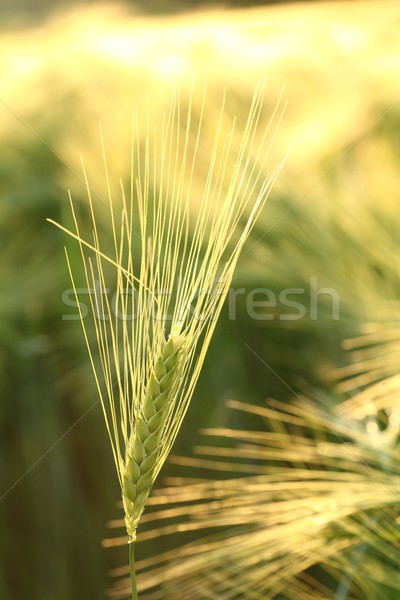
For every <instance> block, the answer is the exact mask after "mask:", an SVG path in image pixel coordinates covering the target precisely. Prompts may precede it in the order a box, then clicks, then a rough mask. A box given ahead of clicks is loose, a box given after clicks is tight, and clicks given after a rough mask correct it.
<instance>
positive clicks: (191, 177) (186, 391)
mask: <svg viewBox="0 0 400 600" xmlns="http://www.w3.org/2000/svg"><path fill="white" fill-rule="evenodd" d="M202 98H203V99H202V102H201V106H200V108H199V111H198V112H196V114H194V112H195V111H194V109H193V89H192V94H191V96H190V100H189V107H188V109H187V112H186V113H185V112H184V111H183V109H182V106H181V102H180V96H179V90H176V91H175V92H174V94H173V97H172V102H171V106H170V109H169V112H168V113H167V114H166V115H164V118H163V122H162V124H161V125H159V126H158V128H157V127H156V126H155V127H154V130H153V129H152V127H150V122H151V118H150V115H147V118H144V119H143V120H140V119H138V118H136V120H135V123H134V128H133V132H132V141H133V142H132V156H131V185H130V189H129V191H125V189H124V187H123V185H122V184H121V187H122V189H121V201H120V202H116V201H115V200H114V199H113V194H112V193H111V189H112V185H111V182H110V180H109V177H108V173H107V163H106V159H105V151H104V144H103V153H104V163H105V171H106V182H107V188H108V190H109V201H108V203H106V208H107V212H106V216H105V215H104V203H102V202H101V201H99V199H98V198H96V199H95V198H93V197H92V194H91V189H90V185H89V182H88V180H87V177H86V172H85V170H84V174H85V179H86V185H87V192H88V202H89V211H90V219H91V229H92V237H90V236H89V238H87V237H86V235H84V234H82V233H81V229H82V227H81V225H80V223H79V221H78V218H77V215H76V211H75V208H74V204H73V203H72V200H71V207H72V215H73V219H74V226H75V229H74V230H72V231H71V230H68V229H66V228H64V227H63V226H62V225H59V224H57V223H54V222H53V221H52V222H53V223H54V224H55V225H57V226H58V227H59V228H60V229H62V230H63V231H65V232H66V233H68V234H69V236H71V237H72V238H74V239H75V240H77V241H78V244H79V248H80V252H81V257H82V264H83V270H84V276H85V278H86V282H87V288H88V290H90V293H89V294H88V295H85V296H84V297H83V298H80V297H79V293H78V290H77V288H76V285H75V280H74V274H73V269H72V267H71V264H70V261H69V260H68V253H67V260H68V266H69V270H70V275H71V279H72V283H73V286H74V289H75V293H76V296H77V305H78V310H79V311H80V317H81V322H82V327H83V333H84V336H85V340H86V344H87V347H88V351H89V357H90V361H91V365H92V368H93V372H94V376H95V382H96V385H97V389H98V393H99V397H100V400H101V405H102V409H103V413H104V417H105V423H106V427H107V430H108V433H109V437H110V441H111V447H112V451H113V456H114V460H115V465H116V469H117V474H118V478H119V483H120V486H121V492H122V499H123V504H124V509H125V519H126V527H127V533H128V537H129V539H130V541H131V542H133V541H134V540H135V531H136V527H137V525H138V522H139V519H140V515H141V513H142V512H143V509H144V506H145V503H146V499H147V497H148V495H149V493H150V490H151V488H152V485H153V483H154V480H155V478H156V476H157V474H158V472H159V471H160V469H161V467H162V465H163V463H164V461H165V459H166V457H167V455H168V453H169V451H170V449H171V446H172V444H173V442H174V440H175V438H176V435H177V433H178V431H179V428H180V426H181V423H182V420H183V418H184V415H185V413H186V410H187V408H188V404H189V402H190V399H191V397H192V394H193V391H194V387H195V385H196V381H197V379H198V376H199V373H200V369H201V367H202V364H203V361H204V358H205V354H206V351H207V348H208V345H209V343H210V341H211V336H212V334H213V331H214V328H215V326H216V323H217V319H218V315H219V314H220V312H221V309H222V306H223V303H224V300H225V298H226V296H227V293H228V291H229V287H230V284H231V280H232V276H233V272H234V269H235V266H236V263H237V260H238V258H239V255H240V252H241V250H242V247H243V244H244V242H245V240H246V238H247V237H248V235H249V233H250V232H251V229H252V227H253V226H254V224H255V222H256V219H257V217H258V216H259V214H260V212H261V210H262V208H263V206H264V203H265V201H266V199H267V197H268V194H269V191H270V189H271V186H272V184H273V182H274V180H275V178H276V176H277V174H278V172H279V170H280V168H281V164H278V165H277V167H275V168H274V169H272V170H271V169H267V165H266V161H267V157H268V150H269V147H270V145H271V138H272V139H273V137H274V135H275V132H276V128H277V127H278V125H279V121H280V118H281V114H282V110H281V108H280V105H279V103H278V105H277V107H276V109H275V111H274V112H273V114H272V117H270V120H269V121H265V126H263V128H262V129H261V128H260V129H258V125H259V121H260V117H261V114H262V109H263V98H264V83H263V84H260V85H259V86H258V87H257V88H256V91H255V94H254V97H253V100H252V103H251V106H250V110H249V114H248V118H247V121H246V122H245V124H244V126H243V129H241V130H240V131H236V130H235V127H237V123H236V120H235V119H233V118H232V119H231V120H230V119H229V118H228V116H227V114H226V111H225V110H224V105H223V106H222V109H221V111H220V113H219V115H218V116H217V118H216V123H215V133H214V140H213V142H212V143H211V145H210V132H209V130H208V129H207V131H204V129H205V127H204V123H203V121H204V120H205V115H206V114H207V108H206V104H205V95H204V94H203V96H202ZM143 123H144V125H145V130H144V132H143V131H142V124H143ZM152 131H154V134H152ZM256 136H257V140H258V141H257V143H255V139H256ZM211 139H212V138H211ZM205 148H207V150H206V151H205V150H204V149H205ZM100 218H101V222H102V223H103V225H102V226H100V225H99V223H100ZM105 222H106V223H107V227H108V232H109V238H110V239H109V242H110V241H111V247H112V251H111V252H110V249H109V248H110V244H108V246H107V245H106V244H105V243H104V242H103V238H105V237H106V234H104V228H105V229H106V231H107V227H105V226H104V223H105ZM101 231H102V232H103V233H102V234H101V235H100V232H101ZM110 273H111V274H110ZM107 290H112V291H114V295H113V301H112V300H111V298H110V296H109V294H108V293H107ZM87 299H89V302H90V308H91V310H90V311H89V315H91V316H92V321H91V322H92V324H93V326H94V332H95V339H94V340H93V339H92V334H91V333H90V331H89V328H88V326H87V324H86V322H85V315H84V314H83V312H82V310H81V306H82V304H81V302H82V303H83V302H87Z"/></svg>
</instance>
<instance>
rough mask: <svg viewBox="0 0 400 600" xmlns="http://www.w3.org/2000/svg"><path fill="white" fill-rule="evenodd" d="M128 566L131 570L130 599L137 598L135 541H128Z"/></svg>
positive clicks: (136, 599) (135, 599)
mask: <svg viewBox="0 0 400 600" xmlns="http://www.w3.org/2000/svg"><path fill="white" fill-rule="evenodd" d="M129 567H130V571H131V584H132V600H138V593H137V588H136V572H135V542H130V543H129Z"/></svg>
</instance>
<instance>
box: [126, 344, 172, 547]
mask: <svg viewBox="0 0 400 600" xmlns="http://www.w3.org/2000/svg"><path fill="white" fill-rule="evenodd" d="M182 344H183V336H171V337H170V338H169V340H168V341H167V342H166V343H165V344H164V346H163V347H162V349H161V351H160V354H159V355H158V357H157V359H156V361H155V365H154V368H153V370H152V372H151V374H150V377H149V381H148V383H147V386H146V392H145V398H144V402H143V403H142V406H141V410H140V413H139V416H138V418H137V421H136V426H135V428H134V430H133V432H132V435H131V438H130V440H129V445H128V451H127V458H126V464H125V475H124V478H123V488H122V498H123V502H124V509H125V521H126V527H127V532H128V535H129V538H130V540H131V541H134V540H135V537H136V528H137V526H138V523H139V519H140V516H141V514H142V512H143V510H144V506H145V503H146V500H147V497H148V495H149V494H150V491H151V488H152V485H153V479H154V471H155V467H156V465H157V457H158V451H159V442H160V438H161V433H162V429H163V424H164V423H165V418H166V414H167V407H168V400H169V398H170V397H171V394H172V393H173V389H174V385H173V384H174V382H175V380H176V378H177V374H178V371H179V369H178V367H179V362H180V360H181V354H182V352H181V350H182Z"/></svg>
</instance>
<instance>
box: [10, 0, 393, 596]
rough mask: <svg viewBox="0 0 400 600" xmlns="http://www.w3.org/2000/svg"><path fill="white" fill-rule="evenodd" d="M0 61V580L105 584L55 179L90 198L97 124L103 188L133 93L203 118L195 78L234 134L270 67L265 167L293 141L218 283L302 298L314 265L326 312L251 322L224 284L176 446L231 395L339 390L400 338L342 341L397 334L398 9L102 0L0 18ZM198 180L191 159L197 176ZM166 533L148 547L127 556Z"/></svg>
mask: <svg viewBox="0 0 400 600" xmlns="http://www.w3.org/2000/svg"><path fill="white" fill-rule="evenodd" d="M0 64H1V94H0V114H1V118H0V157H1V158H0V194H1V197H0V239H1V255H0V389H1V399H2V401H1V405H0V432H1V435H0V444H1V452H0V486H1V487H0V522H1V531H2V535H1V541H0V553H1V562H0V596H1V597H2V598H3V597H4V598H7V599H10V600H14V599H15V600H19V599H20V598H24V599H25V598H26V599H30V598H32V599H33V600H52V599H56V600H64V599H65V600H69V599H71V598H74V599H79V598H82V599H83V598H85V599H86V598H102V597H104V590H105V588H106V587H107V585H108V575H107V571H108V569H109V568H110V567H111V566H113V565H119V564H122V563H123V561H124V553H123V552H121V554H117V552H116V551H106V550H104V549H102V548H101V545H100V542H101V540H102V539H103V538H104V537H106V536H107V535H108V530H107V528H106V521H107V520H108V519H109V518H111V517H117V516H118V515H119V511H118V508H116V506H115V502H116V500H117V499H118V495H119V492H118V486H117V481H116V478H114V476H113V474H114V470H113V465H112V461H111V453H110V451H109V447H108V440H107V436H106V432H105V429H104V426H103V423H102V415H101V414H100V410H99V407H98V406H96V405H95V404H94V403H95V401H96V393H95V387H94V384H93V381H92V376H91V372H90V369H89V364H88V360H87V357H86V351H85V349H84V347H83V339H82V335H81V331H80V326H79V323H77V322H76V321H71V320H65V319H64V320H63V319H62V315H63V314H65V312H66V311H67V314H72V313H73V309H71V307H67V308H66V307H65V305H64V304H63V302H62V293H63V291H64V290H65V289H67V288H69V287H70V283H69V280H68V275H67V269H66V266H65V260H64V251H63V245H64V244H65V243H66V240H65V238H64V237H63V235H62V234H61V233H60V232H58V231H56V230H55V229H53V228H52V227H51V226H50V225H49V224H48V223H46V218H48V217H50V218H54V219H56V220H58V221H62V222H63V223H64V224H66V225H68V224H69V223H70V220H71V217H70V215H69V203H68V196H67V189H71V191H72V194H73V196H74V198H75V199H76V200H77V201H78V202H79V201H80V200H81V199H82V200H84V199H85V194H86V192H85V187H84V183H83V178H82V169H81V163H80V157H81V155H82V156H83V159H84V163H85V167H86V169H87V172H88V176H89V181H90V184H91V186H92V187H93V189H94V190H95V192H96V195H97V196H98V198H100V199H101V198H103V197H106V194H107V188H106V180H105V177H104V168H103V164H102V151H101V143H100V133H99V122H101V125H102V129H103V133H104V143H105V149H106V154H107V162H108V168H109V172H110V175H111V179H112V185H113V188H114V187H115V189H118V185H119V178H120V177H121V178H122V179H124V180H127V179H128V178H129V174H130V145H131V133H130V131H131V122H132V115H133V114H134V113H135V111H136V110H138V114H139V118H145V115H146V110H147V107H148V110H149V113H150V115H151V122H152V123H153V122H154V123H156V122H160V120H161V119H162V115H163V113H164V111H166V110H168V106H169V102H170V97H171V93H172V91H173V89H174V86H175V85H177V84H179V87H180V94H181V103H182V107H183V111H184V108H185V106H187V104H188V98H189V94H190V89H191V86H192V85H194V94H193V106H194V113H195V114H197V115H198V114H199V111H200V107H201V97H202V92H203V88H204V83H205V82H206V87H207V100H206V113H205V115H206V118H205V124H204V127H205V131H210V135H211V132H212V130H213V124H214V123H215V120H216V116H217V114H218V111H219V110H220V107H221V102H222V98H223V94H224V90H226V98H227V99H226V111H227V114H228V116H229V117H233V116H234V115H237V117H238V131H240V124H241V122H242V119H243V118H244V116H245V115H246V114H247V110H248V107H249V104H250V100H251V95H252V92H253V89H254V85H255V84H256V83H257V81H259V80H260V79H262V78H264V77H267V93H266V102H265V124H267V122H268V118H269V116H270V114H271V113H272V111H273V109H274V107H275V105H276V102H277V100H278V99H279V98H281V105H283V104H284V103H285V102H287V107H286V110H285V114H284V116H283V118H282V122H281V124H280V126H279V129H278V131H277V133H276V136H275V139H274V142H273V144H272V147H271V152H270V156H269V159H268V164H267V166H266V169H267V170H268V169H271V168H272V167H273V166H274V165H275V164H276V163H277V162H278V161H279V160H281V159H282V158H283V157H284V156H285V155H286V154H287V153H288V152H289V154H288V158H287V161H286V164H285V166H284V169H283V171H282V173H281V175H280V177H279V180H278V182H277V184H276V186H275V189H274V191H273V193H272V195H271V197H270V200H269V201H268V204H267V207H266V210H265V211H264V213H263V215H262V218H261V220H260V222H259V224H258V225H257V227H256V228H255V230H254V232H253V234H252V238H251V240H250V241H249V243H248V245H247V249H246V250H245V253H244V256H243V257H242V260H241V261H240V265H239V268H238V272H237V277H236V281H235V286H236V287H238V288H239V287H244V288H246V290H251V289H254V288H261V287H266V288H268V289H271V290H274V291H275V292H276V295H277V296H278V295H279V292H280V291H281V290H282V289H286V288H304V289H305V296H304V298H305V300H304V302H305V304H306V306H307V307H308V304H307V303H308V302H309V297H308V295H307V294H309V290H310V278H312V277H315V278H316V279H317V281H318V287H319V288H327V287H328V288H332V289H334V290H336V291H337V293H338V295H339V298H340V319H339V320H334V319H333V318H332V307H331V304H330V302H329V299H327V298H324V297H321V298H320V305H319V311H318V319H316V320H313V319H311V318H310V315H309V311H308V310H307V312H306V315H305V317H304V318H303V319H301V320H282V319H280V318H279V316H280V313H279V308H280V307H279V306H278V307H277V308H276V311H275V312H274V313H273V317H274V318H273V319H270V320H260V321H254V320H251V319H249V317H248V315H247V313H246V305H245V299H242V300H239V301H238V304H237V319H236V320H235V321H233V320H230V319H229V318H228V313H227V311H226V312H225V314H224V315H223V317H222V321H221V323H220V326H219V327H218V329H217V332H216V335H215V339H214V342H213V344H212V347H211V349H210V354H209V357H208V359H207V361H206V364H205V367H204V372H203V375H202V376H201V378H200V382H199V386H198V389H197V392H196V394H195V397H194V399H193V404H192V406H191V409H190V411H189V414H188V418H187V421H186V423H185V426H184V428H183V430H182V433H181V435H180V437H179V439H178V442H177V447H176V452H177V453H180V454H185V455H188V454H190V452H191V447H192V444H193V441H195V440H196V436H197V431H198V429H199V428H200V427H204V426H216V425H228V424H231V425H234V424H237V425H240V426H241V425H242V421H241V420H240V419H241V418H242V417H241V416H240V415H239V416H238V415H236V414H233V413H232V411H230V410H229V409H228V408H227V407H226V405H225V401H226V399H228V398H234V399H236V400H239V401H246V402H250V403H256V404H261V403H263V401H264V399H265V398H266V397H271V396H272V397H274V398H277V399H278V400H282V401H289V399H290V398H291V397H292V391H293V390H294V391H299V390H301V391H303V390H304V389H308V390H312V391H313V393H314V392H316V391H319V390H324V393H325V392H326V393H328V394H330V395H331V397H332V398H334V399H338V401H339V400H342V399H343V397H342V396H341V394H344V395H345V396H346V394H348V393H349V391H351V390H352V389H354V387H357V389H358V390H362V389H363V386H365V385H366V384H367V383H368V382H370V381H376V380H378V381H379V380H380V379H382V378H383V377H384V376H389V375H394V374H396V373H397V370H398V359H397V354H396V348H397V349H398V345H397V346H396V344H395V343H394V345H393V346H390V347H384V348H383V350H382V349H377V350H375V349H374V348H373V347H372V350H371V360H370V362H368V361H367V362H365V360H364V359H363V360H361V359H360V360H359V359H358V357H357V354H355V355H349V353H348V351H347V350H346V344H345V340H347V339H348V338H352V337H354V336H358V335H360V334H362V333H368V332H371V331H372V332H376V335H375V339H376V340H377V341H379V340H380V337H381V336H382V331H383V332H386V337H387V339H393V340H394V342H396V339H398V336H397V333H395V334H392V333H391V332H392V331H393V329H394V330H395V326H396V323H398V320H399V317H398V314H399V312H398V308H399V289H400V285H399V273H400V259H399V246H400V237H399V232H398V223H399V221H400V198H399V177H398V171H399V155H400V146H399V133H400V86H399V80H400V79H399V75H400V6H399V5H398V3H396V2H326V3H325V2H310V3H298V4H296V3H294V4H283V5H279V6H268V7H264V8H249V9H241V10H228V9H223V8H221V7H219V8H215V9H209V10H206V11H196V12H191V13H190V12H188V13H183V14H180V15H174V16H162V17H161V16H160V17H158V16H154V17H150V16H148V17H145V16H141V15H139V14H138V13H137V14H135V12H134V11H132V10H128V9H127V8H126V7H123V6H122V5H118V4H117V3H115V4H110V5H106V4H103V5H99V6H93V7H92V8H90V9H89V8H82V9H75V10H73V11H70V12H63V13H56V14H54V15H53V16H51V17H49V18H48V19H47V20H46V21H44V22H41V23H40V24H38V25H36V26H33V25H32V26H25V27H21V28H15V27H14V28H11V27H8V28H4V29H3V31H2V32H1V37H0ZM143 115H144V116H143ZM261 134H262V131H261V132H260V135H261ZM201 152H204V153H205V154H206V153H207V149H202V150H201ZM201 185H202V174H201V173H199V175H198V181H195V186H194V189H195V190H196V189H198V190H200V189H201ZM193 202H194V203H196V196H195V197H194V198H193ZM82 211H84V208H83V207H82ZM103 227H104V231H106V229H107V219H106V217H104V223H103ZM71 252H72V260H78V255H77V254H76V255H74V250H73V249H72V250H71ZM245 343H246V344H248V345H250V346H251V347H252V348H254V350H255V351H256V352H257V354H258V355H259V356H261V357H262V358H263V360H265V361H266V362H267V363H268V365H269V367H270V368H265V367H264V366H263V364H262V363H261V362H260V361H258V360H257V358H256V357H255V356H254V355H253V354H252V353H250V352H249V351H248V349H247V347H246V346H245V345H244V344H245ZM372 346H373V344H372ZM348 365H350V366H348ZM350 376H357V377H358V378H359V379H358V380H357V382H356V383H357V385H356V386H355V384H354V381H353V380H352V382H351V383H346V381H348V379H349V378H350ZM338 379H340V380H341V383H340V385H339V387H337V381H338ZM291 390H292V391H291ZM245 424H247V421H246V420H245ZM249 426H252V423H251V420H250V421H249ZM165 473H166V474H172V473H173V474H175V475H180V474H184V473H185V470H184V468H183V467H182V468H181V467H179V466H176V465H175V466H174V465H167V467H166V470H165ZM25 474H26V475H25ZM166 543H167V542H164V541H163V540H158V541H157V542H151V543H150V542H149V543H148V544H147V545H146V544H143V553H144V554H146V553H149V554H154V553H156V552H158V551H160V550H161V549H162V548H163V547H164V544H166ZM176 597H179V596H176ZM238 597H242V596H238ZM250 597H251V596H249V598H250ZM333 597H334V596H333V595H332V598H333ZM355 597H357V596H355ZM386 597H388V598H389V597H391V596H390V594H389V592H387V596H386ZM395 597H396V596H393V598H395Z"/></svg>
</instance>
